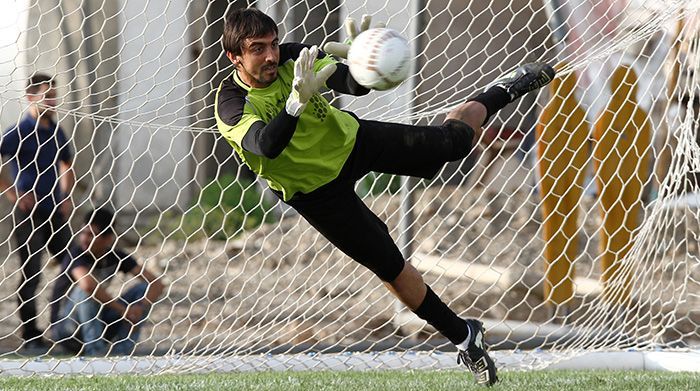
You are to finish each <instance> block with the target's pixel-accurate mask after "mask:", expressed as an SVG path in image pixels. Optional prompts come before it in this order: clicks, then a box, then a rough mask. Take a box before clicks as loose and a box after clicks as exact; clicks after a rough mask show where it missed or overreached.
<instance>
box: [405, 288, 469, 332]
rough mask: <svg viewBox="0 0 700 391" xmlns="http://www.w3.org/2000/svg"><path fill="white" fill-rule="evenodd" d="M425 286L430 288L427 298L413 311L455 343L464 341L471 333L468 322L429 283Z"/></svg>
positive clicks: (426, 294)
mask: <svg viewBox="0 0 700 391" xmlns="http://www.w3.org/2000/svg"><path fill="white" fill-rule="evenodd" d="M425 287H426V288H428V291H427V292H426V293H425V299H423V303H421V305H420V306H418V308H417V309H416V310H415V311H413V312H414V313H415V314H416V315H418V317H419V318H421V319H423V320H425V321H426V322H428V323H429V324H430V325H431V326H433V327H435V329H436V330H437V331H439V332H440V334H442V335H444V336H445V337H446V338H447V339H449V340H450V342H452V343H453V344H455V345H457V344H460V343H462V342H464V340H465V339H467V336H468V335H469V329H468V328H467V323H466V322H465V321H464V320H463V319H462V318H460V317H459V316H457V314H455V313H454V312H453V311H452V310H451V309H449V307H447V305H446V304H445V303H443V302H442V300H440V298H439V297H438V296H437V295H436V294H435V292H433V290H432V289H430V287H429V286H428V285H426V286H425Z"/></svg>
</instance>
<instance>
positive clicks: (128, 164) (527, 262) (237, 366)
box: [0, 0, 700, 375]
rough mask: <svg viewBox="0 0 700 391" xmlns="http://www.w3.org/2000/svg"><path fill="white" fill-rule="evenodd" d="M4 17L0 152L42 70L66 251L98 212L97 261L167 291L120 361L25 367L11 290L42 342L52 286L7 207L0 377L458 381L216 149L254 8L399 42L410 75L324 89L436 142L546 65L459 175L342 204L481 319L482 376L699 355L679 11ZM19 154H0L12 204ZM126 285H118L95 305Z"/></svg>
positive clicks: (364, 273) (113, 9)
mask: <svg viewBox="0 0 700 391" xmlns="http://www.w3.org/2000/svg"><path fill="white" fill-rule="evenodd" d="M11 3H12V6H11V7H9V8H8V10H7V14H5V15H1V14H0V101H2V106H0V125H1V127H2V130H3V133H2V135H1V136H0V137H1V138H0V145H2V143H3V141H6V140H8V139H9V138H8V137H9V136H8V132H9V131H10V130H11V129H12V127H14V126H15V125H16V124H17V123H18V122H20V121H22V120H23V118H26V116H27V115H30V114H29V110H28V107H29V104H28V102H27V99H26V98H25V91H24V90H25V86H26V80H27V78H28V77H29V76H31V75H33V74H35V73H38V72H40V73H45V74H48V75H51V76H54V80H55V88H56V91H57V92H58V99H57V100H58V105H57V107H56V116H55V119H56V122H57V123H58V124H59V125H60V127H61V128H62V129H63V131H64V132H65V134H66V135H67V138H68V144H69V145H70V148H71V149H72V151H73V152H74V155H73V159H72V160H73V170H74V172H75V176H76V183H75V186H74V188H73V190H72V192H71V198H72V200H73V204H74V206H75V208H74V209H73V211H72V213H71V214H70V216H68V221H69V224H70V226H71V234H72V237H73V239H74V240H76V241H77V240H78V238H79V231H80V229H81V228H82V225H83V218H84V215H85V213H86V212H88V211H90V210H92V209H94V208H98V207H101V206H107V207H109V208H110V209H112V210H114V211H115V214H116V221H117V223H116V226H115V232H116V246H117V247H119V248H120V249H123V250H124V251H125V253H127V254H128V255H129V256H131V257H133V258H134V259H135V260H137V261H138V262H139V263H140V264H142V265H144V267H145V268H147V269H148V270H149V271H152V272H153V274H154V275H155V276H156V277H157V278H158V279H159V280H160V281H161V282H162V283H163V284H164V286H165V289H164V291H163V293H162V295H160V297H158V298H157V299H156V300H155V302H154V303H153V305H152V306H151V307H150V308H149V310H148V314H147V317H146V318H145V319H144V320H142V321H140V325H141V327H140V337H139V339H138V341H136V346H135V350H134V352H133V353H132V354H130V355H128V356H109V357H104V358H102V357H101V358H88V359H85V358H83V357H78V356H81V355H83V353H84V351H81V352H79V353H78V354H77V356H76V355H74V354H68V355H66V354H65V352H63V351H62V350H60V349H63V346H61V347H58V348H56V349H55V350H51V351H36V350H27V349H26V346H23V341H22V338H21V336H22V332H23V330H24V328H25V327H26V326H27V324H29V321H25V320H22V319H21V318H20V316H19V310H18V305H17V297H19V296H18V292H19V291H20V289H28V288H27V287H28V284H36V285H35V286H34V285H33V288H32V289H33V290H34V293H33V296H32V297H31V299H30V300H26V302H27V303H28V302H30V301H31V302H33V303H34V304H35V306H36V316H35V317H34V318H33V319H32V320H31V322H33V323H32V324H36V325H37V327H38V328H39V330H40V331H44V330H46V332H45V334H44V337H45V338H46V339H47V341H48V342H51V341H50V340H51V338H52V335H51V328H52V326H55V325H54V324H51V320H50V314H49V308H50V305H49V304H50V301H51V292H52V289H53V287H54V286H55V284H56V282H57V281H58V280H59V272H60V269H59V268H58V267H57V266H55V263H54V262H50V261H49V259H50V254H48V253H47V251H46V250H47V248H48V246H39V247H36V248H35V250H33V254H32V255H36V256H38V257H42V258H43V261H42V262H41V264H40V268H39V270H38V272H37V271H34V272H31V273H33V274H32V275H28V273H30V272H28V271H27V270H28V269H27V268H25V267H24V265H25V264H26V262H25V261H23V259H24V258H23V255H22V251H21V247H22V246H21V243H17V236H18V235H17V233H18V228H17V227H18V223H19V222H20V221H19V220H18V217H17V216H18V213H17V212H18V208H19V206H18V205H17V204H14V203H11V202H9V199H10V198H12V197H11V194H9V192H11V191H14V189H13V188H8V189H7V190H5V191H3V192H2V195H1V196H0V266H1V267H0V294H1V296H0V297H2V298H3V302H4V303H5V304H4V305H3V306H0V319H2V322H0V359H2V360H0V373H8V374H20V375H21V374H35V373H41V374H50V373H55V374H65V373H126V372H133V371H135V372H140V373H166V372H178V373H182V372H200V371H219V370H233V371H244V370H266V369H309V370H315V369H332V370H336V369H400V368H427V369H433V368H452V367H454V366H455V365H454V357H452V355H450V354H446V353H447V352H450V351H453V350H454V347H453V346H452V345H451V344H449V343H448V342H447V341H446V340H444V339H442V338H441V337H440V335H439V334H438V333H437V332H436V331H435V330H433V329H432V328H430V326H427V325H426V324H425V322H423V321H421V320H420V319H418V318H417V317H416V316H415V315H413V314H412V313H411V312H410V311H407V310H406V309H404V307H403V306H402V305H401V304H400V303H398V301H397V300H396V299H395V298H394V297H393V296H392V295H391V294H390V293H389V292H388V291H387V290H386V289H385V288H384V286H383V285H382V284H381V283H380V281H379V280H378V279H377V278H376V277H375V276H374V275H372V274H371V273H370V272H369V271H368V270H366V269H364V268H363V267H362V266H360V265H359V264H357V263H355V262H353V261H352V260H351V259H349V258H348V257H346V256H345V255H343V254H342V253H341V252H340V251H339V250H338V249H336V248H334V247H333V246H332V245H331V244H330V243H329V242H328V241H327V240H326V239H324V238H323V237H322V236H320V235H319V234H318V233H317V232H316V231H315V230H314V229H313V228H312V227H311V226H310V225H309V224H308V223H306V222H305V221H304V220H303V219H302V218H301V217H300V216H299V215H297V214H296V213H294V212H293V210H291V209H289V208H286V207H284V206H283V204H281V203H279V201H278V200H277V198H275V197H274V195H273V194H272V193H271V192H270V191H269V190H268V189H267V187H266V186H265V185H264V182H263V181H261V180H258V179H256V178H255V177H254V176H253V175H252V174H251V172H250V171H249V170H248V169H246V168H245V167H244V166H243V165H241V164H240V162H239V161H238V159H236V157H235V156H234V153H233V149H232V148H231V147H230V145H229V144H228V143H227V142H226V141H225V140H224V139H223V138H222V137H221V136H220V135H219V133H218V131H217V129H216V124H215V121H214V108H213V105H214V96H215V91H216V88H217V87H218V85H219V83H220V82H221V80H222V79H223V78H224V77H226V76H227V75H229V74H230V73H231V72H232V71H233V68H232V66H231V64H230V61H228V59H226V57H225V55H224V54H223V53H222V49H221V44H220V42H219V38H220V35H221V32H222V29H223V15H224V13H225V12H226V11H227V10H229V9H232V8H235V7H257V8H259V9H261V10H263V11H265V12H266V13H268V14H269V15H270V16H271V17H272V18H273V19H274V20H275V21H276V22H277V23H278V26H279V29H280V38H281V41H282V42H289V41H302V42H306V43H310V44H318V45H321V44H323V43H324V42H328V41H331V40H343V39H345V36H344V32H343V31H342V27H341V25H342V22H343V20H344V19H345V18H346V17H353V18H356V19H359V18H360V17H361V16H362V14H365V13H366V14H371V15H372V16H373V19H374V20H375V21H385V22H387V24H388V27H390V28H393V29H395V30H397V31H399V32H400V33H401V34H402V35H404V36H405V37H406V38H407V39H408V41H409V42H410V44H411V47H412V50H413V67H414V69H413V72H412V76H411V77H409V79H408V80H407V81H405V82H404V83H402V84H401V85H400V86H398V87H397V88H395V89H392V90H390V91H381V92H380V91H373V92H371V93H370V94H369V95H367V96H363V97H358V98H355V97H351V96H342V95H340V94H336V93H332V92H329V93H327V94H324V96H325V97H327V98H328V99H329V100H330V101H331V102H332V104H333V105H334V106H336V107H338V108H341V109H344V110H349V111H352V112H354V113H356V114H357V115H358V116H359V117H361V118H367V119H373V120H380V121H392V122H401V123H411V124H439V123H440V122H441V121H442V120H443V119H444V116H445V114H446V113H447V112H448V111H449V110H450V109H452V108H454V107H455V106H456V105H458V104H460V103H461V102H464V101H465V100H466V99H467V98H468V97H470V96H473V95H474V94H475V93H476V92H478V91H480V90H482V89H483V88H484V87H485V86H486V85H487V84H488V83H489V82H490V81H492V80H494V79H495V78H497V77H499V76H501V75H503V74H505V73H507V72H509V71H511V70H513V69H514V68H515V67H516V66H517V65H518V64H521V63H526V62H534V61H546V62H549V63H551V64H552V65H554V66H555V68H556V69H557V70H558V76H557V78H556V79H555V80H554V82H553V83H552V84H551V85H549V86H547V87H546V88H543V89H542V90H541V91H539V92H536V93H531V94H529V95H527V96H525V97H523V99H521V100H519V101H518V102H516V103H513V104H511V105H509V106H508V107H506V108H505V109H504V110H502V111H501V112H499V113H498V114H497V115H495V116H494V118H493V120H492V121H491V122H489V123H488V124H486V125H485V127H484V135H483V137H482V139H481V140H480V142H479V144H478V146H477V147H476V148H475V150H474V151H473V152H472V153H471V154H470V155H469V156H468V157H467V158H466V159H465V160H464V161H460V162H454V163H450V164H448V165H446V167H445V168H444V169H443V170H442V171H441V172H440V173H439V174H438V175H437V176H436V177H435V178H433V179H432V180H429V181H428V180H414V179H406V178H396V177H391V176H388V175H385V174H379V173H376V174H375V173H373V174H372V175H368V176H367V177H365V178H363V179H362V180H361V181H360V182H359V183H358V186H357V192H358V194H360V195H361V196H362V197H363V199H364V201H365V202H366V203H367V205H368V206H369V207H370V208H371V209H372V210H373V211H374V212H375V213H376V214H377V215H378V216H379V217H380V218H381V219H382V220H383V221H385V222H386V224H387V226H388V227H389V230H390V232H391V234H392V236H393V237H394V238H395V239H396V240H397V242H398V243H399V246H400V247H401V250H402V251H404V254H405V256H406V258H407V260H409V261H410V262H411V263H412V264H413V265H414V266H416V268H417V269H418V270H420V271H421V273H423V276H424V278H425V280H426V282H427V283H428V284H429V285H430V286H431V288H432V289H433V290H434V291H435V292H436V293H437V294H438V295H439V296H440V297H441V298H442V299H443V300H444V301H445V302H446V303H447V304H448V305H449V306H450V308H452V309H454V310H455V311H456V312H457V313H458V314H459V315H460V316H464V317H475V318H479V319H481V320H483V321H484V323H485V325H486V328H487V333H486V338H487V342H488V343H489V345H490V346H491V348H492V349H493V351H494V352H495V353H494V355H495V358H496V361H497V363H498V364H499V365H501V366H502V367H506V368H513V369H525V368H544V367H548V366H552V365H560V367H566V366H567V365H568V364H566V362H567V360H571V359H576V358H581V357H586V360H588V361H586V362H595V361H597V362H599V363H602V362H613V361H615V360H622V361H620V362H621V363H620V365H621V367H619V368H624V365H626V364H629V365H630V366H633V364H632V363H638V362H647V363H652V362H657V361H654V360H662V359H665V357H670V356H666V354H672V353H675V352H677V351H679V350H697V349H698V348H699V347H700V331H699V330H700V328H699V327H698V325H700V310H698V308H700V258H699V257H700V254H699V252H700V249H699V248H698V243H700V241H699V240H698V235H697V232H698V230H699V229H700V209H699V207H700V183H699V182H698V181H699V180H700V145H699V144H698V142H699V140H700V136H699V135H698V131H700V90H699V89H698V87H697V86H698V85H700V65H698V64H700V18H698V13H699V12H700V2H698V1H687V0H685V1H681V0H663V1H645V0H625V1H610V0H540V1H525V0H492V1H488V2H464V1H457V0H410V1H398V0H378V1H375V2H372V3H371V4H369V3H368V2H366V1H360V0H332V1H322V0H305V1H286V0H264V1H262V0H261V1H244V0H238V1H233V2H229V1H225V0H214V1H209V2H189V1H186V0H171V1H168V2H158V1H153V0H149V1H135V0H119V1H107V0H103V1H74V0H60V1H46V0H14V1H13V2H11ZM37 129H39V128H37ZM21 145H23V144H22V143H19V144H18V146H17V148H16V149H17V151H12V150H11V148H9V147H5V146H3V156H2V159H3V160H2V165H1V166H0V175H2V176H3V178H6V180H7V181H8V183H10V184H15V185H18V182H17V179H16V178H17V174H16V173H15V172H13V167H14V165H15V164H16V161H17V159H19V157H18V156H19V155H18V154H19V153H20V152H19V149H21ZM5 148H7V150H8V152H7V153H5ZM37 225H38V223H36V222H33V223H32V227H31V228H32V229H34V230H38V226H37ZM37 232H38V231H37ZM36 235H40V234H39V233H37V234H36ZM48 239H50V238H46V242H47V243H48ZM76 245H79V243H77V242H76ZM37 276H38V278H40V281H39V282H36V281H38V280H37ZM139 277H143V275H141V276H138V275H137V276H131V275H122V274H117V275H116V276H115V277H114V278H113V279H112V280H111V281H110V282H109V284H108V289H107V291H108V292H109V293H110V295H112V296H114V297H116V296H119V295H120V294H123V293H125V292H126V291H127V290H128V289H129V288H130V287H132V286H133V284H135V283H136V282H137V281H138V280H139V279H140V278H139ZM32 278H33V279H34V280H33V281H34V282H32V281H29V280H31V279H32ZM106 286H107V285H106ZM71 289H80V288H79V287H78V288H76V287H72V288H71ZM88 300H97V298H96V297H94V296H92V297H91V298H89V299H88ZM20 301H22V300H20ZM20 304H26V303H24V302H23V303H20ZM78 326H82V325H78ZM80 333H81V331H80V329H79V328H78V329H76V334H75V336H77V337H79V336H80ZM103 337H104V338H105V340H106V341H107V343H108V344H110V346H111V344H114V343H115V341H112V340H109V338H110V336H109V335H107V334H105V335H104V336H103ZM628 350H633V351H634V353H631V354H630V355H626V356H625V355H624V354H623V353H626V352H627V351H628ZM609 351H613V352H614V353H615V355H613V356H610V357H613V358H611V359H610V361H608V360H607V359H604V358H601V357H602V356H600V355H602V354H603V353H604V352H609ZM62 352H63V353H62ZM623 356H624V357H623ZM625 360H629V361H625ZM645 360H646V361H645ZM568 362H572V361H568ZM658 362H660V361H658ZM601 365H602V364H601ZM610 365H612V364H610ZM634 365H636V364H634ZM654 365H656V364H654ZM659 366H662V365H661V364H659ZM683 368H689V367H688V366H685V367H683ZM691 369H692V368H691ZM697 369H698V368H696V370H697Z"/></svg>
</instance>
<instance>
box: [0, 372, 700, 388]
mask: <svg viewBox="0 0 700 391" xmlns="http://www.w3.org/2000/svg"><path fill="white" fill-rule="evenodd" d="M500 377H501V379H502V380H501V382H500V383H498V384H497V385H496V386H495V387H494V388H493V389H495V390H518V391H524V390H541V391H544V390H566V391H574V390H698V389H700V374H699V373H672V372H649V371H647V372H643V371H626V372H621V371H537V372H534V371H533V372H504V373H502V374H501V376H500ZM478 389H483V388H482V387H478V386H476V385H475V384H474V381H473V379H472V377H471V375H470V374H469V373H467V372H462V371H381V372H348V371H346V372H255V373H250V372H246V373H226V374H221V373H214V374H203V375H158V376H109V377H108V376H95V377H83V376H81V377H65V378H55V377H34V378H16V377H15V378H12V377H0V390H110V391H117V390H129V391H137V390H217V391H218V390H284V391H291V390H314V391H316V390H363V391H366V390H478Z"/></svg>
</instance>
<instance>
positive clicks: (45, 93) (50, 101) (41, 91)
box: [27, 84, 56, 115]
mask: <svg viewBox="0 0 700 391" xmlns="http://www.w3.org/2000/svg"><path fill="white" fill-rule="evenodd" d="M27 100H28V101H29V103H31V104H33V105H36V110H37V111H36V113H37V114H38V115H42V114H44V113H48V114H53V113H55V112H56V90H55V89H54V88H51V86H50V85H49V84H41V85H39V87H38V88H37V91H36V92H35V93H33V94H27Z"/></svg>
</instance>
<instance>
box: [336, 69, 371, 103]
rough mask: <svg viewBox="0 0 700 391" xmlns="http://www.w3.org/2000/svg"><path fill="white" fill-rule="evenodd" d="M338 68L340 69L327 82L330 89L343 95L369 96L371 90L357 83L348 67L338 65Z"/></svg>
mask: <svg viewBox="0 0 700 391" xmlns="http://www.w3.org/2000/svg"><path fill="white" fill-rule="evenodd" d="M336 66H337V68H338V69H336V71H335V72H333V74H332V75H331V77H329V78H328V81H327V82H326V85H327V86H328V88H330V89H332V90H333V91H337V92H340V93H341V94H348V95H355V96H362V95H367V94H368V93H369V91H370V90H369V88H366V87H363V86H361V85H360V84H358V83H357V82H356V81H355V79H354V78H353V77H352V75H351V74H350V69H349V68H348V66H347V65H345V64H336Z"/></svg>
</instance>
